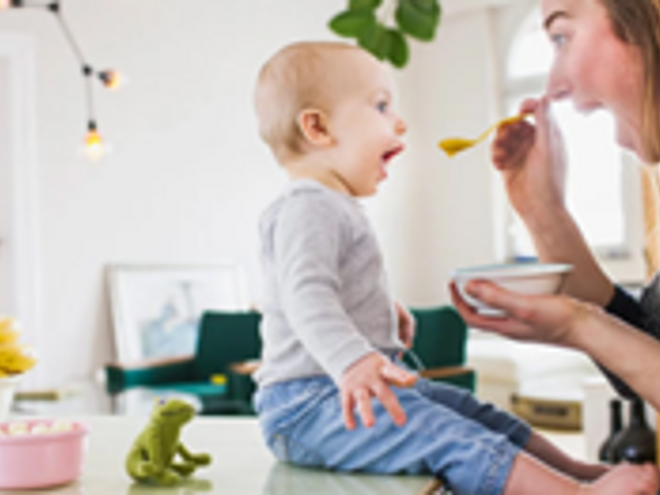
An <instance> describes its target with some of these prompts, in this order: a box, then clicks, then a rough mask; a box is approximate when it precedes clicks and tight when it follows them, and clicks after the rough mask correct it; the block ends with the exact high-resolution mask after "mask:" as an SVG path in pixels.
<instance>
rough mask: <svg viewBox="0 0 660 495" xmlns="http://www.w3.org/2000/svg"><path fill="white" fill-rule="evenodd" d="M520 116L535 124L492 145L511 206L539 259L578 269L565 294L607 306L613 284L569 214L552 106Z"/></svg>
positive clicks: (540, 104) (519, 126) (528, 104)
mask: <svg viewBox="0 0 660 495" xmlns="http://www.w3.org/2000/svg"><path fill="white" fill-rule="evenodd" d="M520 111H521V113H525V114H533V116H534V123H533V124H532V123H530V122H528V121H526V120H524V121H521V122H518V123H516V124H511V125H507V126H504V127H501V128H500V129H499V130H498V133H497V136H496V138H495V140H494V141H493V144H492V159H493V164H494V166H495V168H496V169H497V170H498V171H499V172H500V174H501V176H502V180H503V182H504V186H505V189H506V192H507V196H508V198H509V201H510V203H511V205H512V206H513V208H514V209H515V210H516V212H517V213H518V215H519V216H520V218H521V219H522V220H523V222H524V223H525V226H526V227H527V230H528V231H529V233H530V235H531V237H532V240H533V242H534V245H535V247H536V251H537V254H538V256H539V258H540V259H541V260H542V261H546V262H561V263H570V264H572V265H573V267H574V270H573V272H572V273H571V275H570V277H568V279H567V282H566V284H565V286H564V292H565V293H566V294H567V295H570V296H572V297H576V298H578V299H581V300H583V301H588V302H591V303H594V304H597V305H599V306H601V307H602V306H605V305H606V304H607V303H608V302H609V301H610V299H611V298H612V294H613V290H614V289H613V285H612V282H611V281H610V280H609V279H608V278H607V276H606V275H605V273H604V272H603V271H602V270H601V268H600V266H599V265H598V263H597V262H596V259H595V258H594V256H593V254H592V253H591V250H590V249H589V247H588V245H587V243H586V241H585V239H584V236H583V235H582V233H581V232H580V229H579V228H578V227H577V225H576V223H575V221H574V220H573V218H572V217H571V215H570V213H569V212H568V210H567V209H566V204H565V176H566V154H565V150H564V143H563V139H562V137H561V134H560V133H559V130H558V129H557V126H556V125H555V123H554V120H553V118H552V115H551V111H550V108H549V101H548V99H547V98H541V99H539V100H527V101H525V102H524V103H523V104H522V106H521V109H520Z"/></svg>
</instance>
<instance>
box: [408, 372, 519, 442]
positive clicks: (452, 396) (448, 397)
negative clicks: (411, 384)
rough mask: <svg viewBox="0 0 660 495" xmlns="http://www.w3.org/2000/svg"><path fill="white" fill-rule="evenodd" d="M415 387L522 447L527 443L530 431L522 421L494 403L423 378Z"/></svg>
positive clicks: (439, 402)
mask: <svg viewBox="0 0 660 495" xmlns="http://www.w3.org/2000/svg"><path fill="white" fill-rule="evenodd" d="M415 388H416V389H417V391H419V393H420V394H422V395H423V396H424V397H426V398H427V399H429V400H430V401H432V402H435V403H437V404H442V405H443V406H444V407H447V408H449V409H451V410H453V411H455V412H456V413H457V414H459V415H460V416H463V417H465V418H468V419H470V420H472V421H476V422H478V423H480V424H482V425H483V426H485V427H486V428H488V429H490V430H492V431H494V432H496V433H501V434H502V435H505V436H506V437H507V438H508V439H509V440H510V441H511V442H513V443H514V444H515V445H518V446H519V447H524V446H525V445H526V444H527V441H528V439H529V435H530V433H531V431H532V430H531V428H530V426H529V425H528V424H527V423H526V422H525V421H523V420H521V419H520V418H518V417H516V416H514V415H513V414H511V413H509V412H507V411H504V410H502V409H499V408H497V407H495V406H494V405H493V404H490V403H488V402H482V401H480V400H479V399H477V397H475V395H474V394H472V393H471V392H469V391H467V390H465V389H462V388H458V387H455V386H453V385H449V384H447V383H442V382H434V381H431V380H427V379H424V378H420V379H419V380H418V381H417V384H416V385H415Z"/></svg>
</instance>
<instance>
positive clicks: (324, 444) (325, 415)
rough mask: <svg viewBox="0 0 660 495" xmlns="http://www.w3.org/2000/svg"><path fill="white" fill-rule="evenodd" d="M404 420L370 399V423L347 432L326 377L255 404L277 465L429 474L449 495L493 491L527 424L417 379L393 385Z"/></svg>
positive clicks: (266, 392)
mask: <svg viewBox="0 0 660 495" xmlns="http://www.w3.org/2000/svg"><path fill="white" fill-rule="evenodd" d="M392 391H393V392H394V393H395V394H396V396H397V398H398V399H399V402H400V403H401V406H402V407H403V409H404V410H405V412H406V415H407V418H408V421H407V422H406V424H405V425H404V426H403V427H398V426H396V425H395V424H394V422H393V421H392V418H391V417H390V416H389V414H388V413H387V411H386V410H385V408H384V407H383V406H382V404H380V402H378V401H376V400H373V401H372V405H373V408H374V414H375V416H376V424H375V426H373V427H372V428H364V427H361V426H359V427H358V428H357V429H355V430H353V431H349V430H347V429H346V427H345V426H344V423H343V420H342V414H341V402H340V396H339V390H338V388H337V386H336V385H335V384H334V382H333V381H332V380H331V379H330V378H329V377H325V376H320V377H313V378H304V379H299V380H292V381H288V382H282V383H276V384H273V385H269V386H267V387H264V388H262V389H260V390H258V391H257V393H256V394H255V398H254V405H255V409H256V410H257V413H258V415H259V422H260V425H261V428H262V432H263V434H264V437H265V439H266V443H267V444H268V447H269V448H270V450H271V451H272V452H273V453H274V454H275V456H276V457H277V458H278V459H279V460H281V461H284V462H290V463H293V464H298V465H303V466H314V467H322V468H327V469H333V470H339V471H366V472H371V473H388V474H392V473H409V474H423V473H432V474H434V475H435V476H437V477H439V478H440V479H442V480H443V481H444V482H445V483H446V484H447V485H449V487H450V488H451V489H452V492H453V493H454V495H468V494H469V495H499V494H501V493H502V492H503V491H504V486H505V484H506V481H507V478H508V476H509V471H510V469H511V466H512V463H513V461H514V459H515V457H516V455H517V454H518V452H519V450H520V449H521V448H522V447H524V445H525V444H526V443H527V440H528V439H529V435H530V432H531V430H530V428H529V426H528V425H527V424H526V423H524V422H522V421H521V420H519V419H517V418H515V417H513V416H511V415H510V414H508V413H506V412H504V411H500V410H497V409H496V408H494V407H493V406H492V405H490V404H483V403H480V402H479V401H478V400H477V399H476V398H475V397H474V396H473V395H472V394H470V393H468V392H466V391H464V390H461V389H459V388H456V387H453V386H450V385H446V384H443V383H439V382H431V381H429V380H425V379H421V378H420V379H419V380H418V382H417V385H416V386H415V387H414V388H409V389H403V388H392Z"/></svg>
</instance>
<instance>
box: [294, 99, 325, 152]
mask: <svg viewBox="0 0 660 495" xmlns="http://www.w3.org/2000/svg"><path fill="white" fill-rule="evenodd" d="M298 127H299V128H300V133H301V134H302V135H303V137H304V139H305V141H307V142H308V143H309V144H311V145H312V146H319V147H325V146H328V145H330V144H332V141H333V139H332V135H331V134H330V127H329V125H328V116H327V115H326V114H325V112H323V111H322V110H317V109H314V108H307V109H305V110H303V111H302V112H300V113H299V114H298Z"/></svg>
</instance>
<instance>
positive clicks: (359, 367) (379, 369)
mask: <svg viewBox="0 0 660 495" xmlns="http://www.w3.org/2000/svg"><path fill="white" fill-rule="evenodd" d="M416 380H417V377H416V376H415V375H413V374H411V373H408V372H407V371H405V370H403V369H401V368H399V367H398V366H396V365H394V364H393V363H392V362H391V361H390V360H388V359H387V358H385V357H384V356H382V355H381V354H379V353H377V352H372V353H370V354H367V355H366V356H364V357H363V358H361V359H359V360H358V361H357V362H355V363H354V364H353V365H352V366H350V367H349V368H348V369H347V370H346V372H345V373H344V375H343V376H342V379H341V382H340V384H339V389H340V393H341V407H342V414H343V417H344V423H345V424H346V427H347V428H348V429H349V430H353V429H355V427H356V421H355V416H354V410H355V409H357V412H358V415H359V417H360V419H361V421H362V424H364V426H366V427H371V426H373V425H374V424H375V422H376V419H375V417H374V412H373V409H372V407H371V398H372V397H375V398H376V399H378V400H379V401H380V402H381V403H382V404H383V406H384V407H385V409H386V410H387V412H389V413H390V415H391V416H392V419H394V422H395V423H396V424H397V425H398V426H402V425H403V424H405V422H406V414H405V412H404V411H403V409H402V408H401V404H399V401H398V400H397V398H396V396H395V395H394V393H392V390H390V384H392V385H395V386H398V387H411V386H412V385H414V384H415V381H416Z"/></svg>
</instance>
